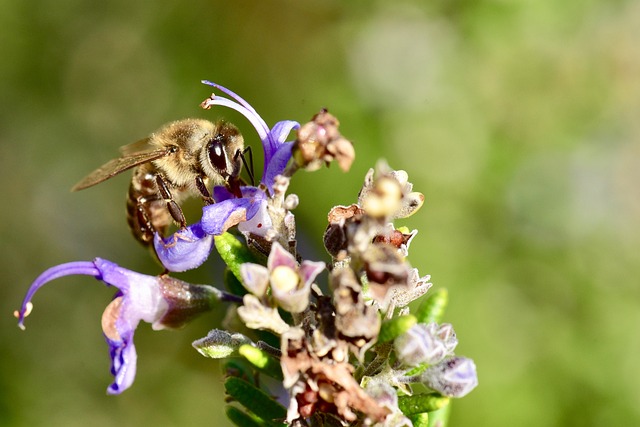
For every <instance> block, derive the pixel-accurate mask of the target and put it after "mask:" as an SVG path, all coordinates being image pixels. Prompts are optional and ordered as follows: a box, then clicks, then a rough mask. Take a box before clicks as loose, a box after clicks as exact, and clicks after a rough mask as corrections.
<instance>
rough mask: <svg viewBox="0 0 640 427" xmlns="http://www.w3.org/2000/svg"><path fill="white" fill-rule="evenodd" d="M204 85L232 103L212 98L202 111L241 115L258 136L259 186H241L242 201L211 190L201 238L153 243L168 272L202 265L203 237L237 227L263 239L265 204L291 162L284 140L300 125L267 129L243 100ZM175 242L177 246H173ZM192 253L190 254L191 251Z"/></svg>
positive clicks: (224, 190)
mask: <svg viewBox="0 0 640 427" xmlns="http://www.w3.org/2000/svg"><path fill="white" fill-rule="evenodd" d="M203 83H205V84H208V85H210V86H213V87H215V88H216V89H219V90H220V91H222V92H224V93H225V94H227V95H228V96H230V97H231V98H233V99H229V98H226V97H224V96H217V95H211V97H210V98H207V99H206V100H205V101H204V102H203V103H202V107H203V108H205V109H209V108H211V107H213V106H215V105H220V106H223V107H228V108H231V109H233V110H236V111H238V112H239V113H241V114H242V115H244V116H245V117H246V118H247V119H248V120H249V122H251V124H252V125H253V126H254V128H255V129H256V131H257V132H258V136H259V137H260V140H261V141H262V147H263V149H264V168H263V172H262V178H261V179H260V185H259V186H258V187H253V186H242V187H240V192H241V194H242V197H237V196H235V195H234V194H232V193H231V192H230V191H229V190H228V189H227V188H225V187H222V186H218V187H215V188H214V191H213V198H214V200H215V201H216V203H215V204H212V205H208V206H205V207H204V208H203V213H202V220H201V222H200V223H199V224H194V225H193V227H194V228H198V229H200V230H202V231H203V232H204V234H203V235H202V236H200V237H196V238H191V239H183V238H182V234H181V233H182V232H181V231H178V232H177V233H176V234H174V236H169V237H168V238H166V239H164V240H162V239H159V238H157V239H156V242H157V244H156V253H157V254H158V258H159V259H160V261H161V262H162V264H163V265H164V266H165V267H166V268H167V269H168V270H170V271H185V270H189V269H193V268H196V267H198V266H200V265H201V264H202V262H204V260H205V259H206V258H207V256H208V251H206V250H204V249H205V247H207V245H208V247H209V250H210V248H211V245H210V243H209V242H207V243H201V240H203V239H206V236H205V234H206V235H220V234H222V233H224V232H225V231H226V230H228V229H229V228H231V227H233V226H235V225H238V224H240V226H239V228H240V231H242V232H251V233H253V234H256V235H259V236H264V235H265V233H266V232H267V231H268V230H269V229H270V228H271V219H270V216H269V214H268V212H267V201H268V198H269V197H270V196H272V195H273V194H274V183H275V178H276V176H278V175H280V174H282V173H283V172H284V170H285V167H286V166H287V163H288V162H289V159H291V147H292V145H293V142H286V141H285V140H286V139H287V136H288V135H289V133H291V131H292V130H293V129H298V128H299V127H300V124H299V123H298V122H295V121H292V120H284V121H280V122H278V123H276V124H275V125H274V126H273V128H271V129H269V127H268V126H267V124H266V123H265V121H264V120H263V119H262V117H260V115H258V113H257V112H256V111H255V110H254V109H253V107H251V105H249V103H247V102H246V101H245V100H244V99H242V98H241V97H239V96H238V95H236V94H235V93H234V92H232V91H230V90H229V89H227V88H225V87H223V86H220V85H218V84H216V83H213V82H210V81H208V80H203ZM176 235H178V237H176ZM174 242H177V244H173V243H174ZM191 246H193V248H194V249H193V251H194V253H193V254H191V249H190V247H191Z"/></svg>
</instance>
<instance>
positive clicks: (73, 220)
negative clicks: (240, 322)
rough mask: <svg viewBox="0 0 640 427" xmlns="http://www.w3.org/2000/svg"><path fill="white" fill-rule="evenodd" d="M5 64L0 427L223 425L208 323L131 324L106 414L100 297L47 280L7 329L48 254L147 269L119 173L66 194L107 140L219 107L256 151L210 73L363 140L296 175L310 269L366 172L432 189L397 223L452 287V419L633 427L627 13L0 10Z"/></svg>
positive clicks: (208, 114)
mask: <svg viewBox="0 0 640 427" xmlns="http://www.w3.org/2000/svg"><path fill="white" fill-rule="evenodd" d="M0 52H2V56H1V58H2V60H1V61H0V101H1V102H0V111H1V113H0V177H1V180H2V184H3V186H2V187H3V192H4V194H3V197H2V199H3V207H2V209H1V210H0V216H1V220H2V221H1V223H2V228H1V229H0V232H1V240H0V242H1V243H2V245H0V263H1V265H0V271H2V275H3V280H2V282H3V283H2V286H1V288H0V289H1V290H0V292H1V298H0V313H3V315H2V316H0V325H1V327H0V334H1V335H0V363H1V365H0V369H1V373H0V425H8V426H81V425H82V426H84V425H87V424H89V423H90V424H91V425H92V426H94V427H98V426H136V425H156V426H177V425H181V426H184V425H196V424H197V425H216V426H217V425H226V424H223V421H222V418H223V417H222V415H221V414H222V412H221V411H222V410H221V408H222V405H223V393H222V388H221V382H220V376H219V366H218V364H217V363H216V362H213V361H211V360H207V359H204V358H202V357H200V356H199V355H198V354H197V353H196V352H195V351H194V350H193V349H192V348H191V345H190V343H191V341H193V340H194V339H197V338H200V337H202V336H204V335H205V334H206V332H207V331H208V330H209V329H210V328H211V327H212V326H213V325H214V322H215V321H216V320H217V319H218V318H219V317H220V316H221V315H222V314H221V313H217V314H212V315H210V316H205V317H203V318H201V319H199V320H198V321H196V322H194V323H193V324H191V325H189V326H188V327H187V328H186V329H185V330H182V331H179V332H153V331H151V329H150V328H149V327H148V325H142V326H141V327H140V328H139V330H138V332H137V334H136V344H137V349H138V362H139V363H138V375H137V378H136V381H135V384H134V386H133V387H132V388H131V389H130V390H128V391H126V392H125V393H124V394H123V395H121V396H118V397H108V396H106V395H105V389H106V387H107V385H108V384H109V382H110V381H111V376H110V375H109V372H108V366H109V359H108V354H107V347H106V345H105V344H104V341H103V337H102V333H101V330H100V316H101V313H102V310H103V309H104V307H105V306H106V304H107V302H108V301H109V300H110V298H111V294H112V292H111V291H110V290H108V289H105V288H104V287H101V286H100V285H99V284H98V282H96V281H94V280H93V279H90V278H87V277H72V278H66V279H63V280H58V281H56V282H54V283H53V284H51V285H48V287H45V288H44V289H43V290H42V291H41V292H40V293H39V294H38V295H37V296H36V298H35V306H36V309H35V311H34V313H33V314H32V316H31V317H30V318H29V319H28V321H27V331H26V332H22V331H20V330H19V329H18V328H17V327H16V326H15V320H14V319H13V317H12V316H11V313H12V312H13V310H14V309H16V308H17V307H18V305H19V302H20V300H21V298H22V296H23V293H24V292H25V291H26V289H27V287H28V285H29V283H30V282H31V281H32V280H33V279H34V278H35V277H36V276H37V275H38V274H39V273H40V272H41V271H43V270H44V269H46V268H48V267H51V266H53V265H56V264H59V263H63V262H68V261H73V260H88V259H91V258H93V257H95V256H100V257H103V258H107V259H110V260H113V261H115V262H118V263H120V264H121V265H123V266H126V267H129V268H132V269H136V270H139V271H143V272H148V273H155V272H157V266H155V265H154V263H153V261H152V260H151V258H150V257H149V255H148V254H147V253H146V252H145V250H143V249H142V248H141V247H140V246H139V245H137V244H136V243H135V242H134V240H133V239H132V238H131V236H130V235H129V231H128V229H127V226H126V223H125V221H124V213H123V210H124V194H125V191H126V187H127V185H128V184H127V181H128V176H127V174H125V176H120V177H117V178H115V179H113V180H111V181H109V182H108V183H104V184H102V185H100V186H98V187H96V188H92V189H90V190H87V191H84V192H80V193H70V192H69V188H70V187H71V186H72V185H73V184H74V183H75V182H76V181H78V180H79V178H81V177H83V176H84V175H85V174H86V173H87V172H89V171H91V170H92V169H93V168H95V167H97V166H98V165H100V164H101V163H102V162H104V161H106V160H108V159H110V158H111V157H113V156H114V155H115V154H116V153H117V149H118V147H119V146H121V145H124V144H126V143H129V142H132V141H135V140H137V139H139V138H140V137H143V136H146V135H147V134H148V133H150V132H151V131H153V130H155V129H156V128H157V127H158V126H160V125H161V124H163V123H164V122H167V121H170V120H174V119H179V118H184V117H192V116H196V117H204V118H210V119H213V118H215V117H218V116H219V115H224V117H226V118H228V119H229V120H231V121H233V122H235V123H237V124H238V125H239V126H240V128H241V130H243V132H244V134H245V137H246V139H247V141H248V142H249V143H251V144H252V145H253V146H254V148H257V149H258V150H259V145H258V144H259V142H258V139H257V137H256V135H255V133H254V132H253V131H252V128H251V127H250V126H249V125H248V123H247V122H246V120H244V119H243V118H242V117H240V116H239V115H237V114H234V113H233V112H231V111H229V110H224V109H217V110H214V111H202V110H201V109H200V108H199V107H198V105H199V103H200V102H201V101H202V100H203V99H204V98H206V97H207V96H208V95H209V94H210V92H211V91H210V88H209V87H206V86H203V85H201V84H200V83H199V82H200V80H201V79H203V78H207V79H211V80H214V81H216V82H219V83H221V84H223V85H225V86H227V87H229V88H231V89H232V90H234V91H236V92H237V93H239V94H241V95H242V96H243V97H245V98H246V99H247V100H248V101H249V102H251V103H252V105H253V106H254V107H255V108H256V109H257V110H258V111H259V112H260V113H261V114H262V116H263V118H264V119H265V120H266V121H267V123H269V124H273V123H274V122H275V121H278V120H282V119H293V120H298V121H301V122H304V121H306V120H308V119H309V118H310V117H311V116H312V115H313V114H314V113H315V112H317V111H318V110H319V109H320V108H321V107H327V108H329V110H330V111H331V112H333V113H334V114H335V115H337V116H338V117H339V118H340V120H341V122H342V127H341V130H342V131H343V134H345V135H346V136H347V137H349V138H351V139H352V140H353V141H354V144H355V147H356V151H357V159H356V162H355V164H354V165H353V168H352V170H351V172H350V173H349V174H347V175H345V174H343V173H342V172H341V171H340V170H339V169H338V168H337V167H332V168H331V169H329V170H322V171H319V172H316V173H313V174H307V173H302V174H299V175H296V177H295V179H294V181H293V184H292V191H294V192H296V193H298V194H299V196H300V200H301V203H300V207H299V208H298V209H297V210H296V214H297V220H298V225H299V229H300V237H301V239H302V240H303V245H304V251H305V253H304V254H305V255H306V256H308V257H309V258H313V259H325V258H324V257H325V254H324V253H323V251H322V249H321V246H320V243H321V235H322V231H323V229H324V227H325V221H326V212H327V211H328V210H329V208H330V207H332V206H333V205H335V204H348V203H351V202H353V201H355V197H356V194H357V191H358V189H359V187H360V185H361V182H362V178H363V177H364V174H365V172H366V170H367V169H368V168H369V167H371V166H373V165H374V164H375V162H376V160H377V159H378V158H386V159H387V160H388V161H389V163H390V164H391V166H393V167H395V168H398V169H405V170H407V171H408V172H409V174H410V178H411V180H412V181H413V183H414V188H415V189H416V190H418V191H421V192H423V193H424V194H425V195H426V203H425V206H424V207H423V209H422V210H421V211H420V212H419V213H418V214H416V215H414V216H413V217H412V218H410V219H408V220H406V221H405V222H404V223H403V224H401V225H407V226H409V227H411V228H418V229H419V231H420V233H419V234H418V236H417V238H416V239H415V240H414V241H413V243H412V247H411V249H412V251H411V252H412V253H411V256H410V261H411V263H412V265H413V266H415V267H418V268H419V269H420V273H421V274H431V276H432V281H433V283H434V285H435V286H437V287H447V288H448V289H449V291H450V298H451V306H450V309H449V311H448V313H447V316H446V320H447V321H449V322H451V323H453V324H454V326H455V328H456V331H457V333H458V337H459V339H460V346H459V347H458V351H457V353H459V354H463V355H466V356H468V357H471V358H473V359H474V360H475V362H476V364H477V367H478V372H479V379H480V385H479V387H478V388H477V389H476V390H475V391H473V392H472V393H471V394H470V395H469V396H468V397H466V398H464V399H462V400H460V401H456V402H455V404H454V410H453V415H452V420H451V421H452V424H451V425H452V426H454V427H464V426H492V427H497V426H633V425H640V381H639V380H640V369H639V368H638V362H637V360H638V355H639V354H640V334H639V332H638V330H639V327H640V292H639V289H638V284H639V279H638V277H639V276H640V250H639V246H640V245H639V243H640V238H639V237H640V190H639V187H638V184H639V182H640V167H639V161H640V120H639V119H640V3H638V2H634V1H590V0H586V1H569V2H555V1H551V0H537V1H531V0H529V1H525V0H511V1H509V0H486V1H465V0H458V1H452V0H434V1H430V2H422V1H403V0H400V1H396V2H382V1H379V2H364V1H352V2H339V1H335V0H328V1H327V0H325V1H293V0H290V1H262V2H250V1H246V0H242V1H234V2H223V1H215V2H214V1H199V0H194V1H191V2H177V1H165V2H137V3H134V2H127V1H111V2H89V1H79V0H75V1H73V0H56V1H52V0H49V1H17V0H3V1H2V2H0ZM254 151H256V150H254ZM258 164H259V163H258ZM334 166H335V165H334ZM190 206H191V207H190V208H189V212H190V213H189V215H190V217H191V218H194V217H195V216H196V215H197V210H198V204H197V203H192V204H191V205H190ZM183 277H186V278H189V280H193V281H194V282H201V283H219V281H220V278H221V270H220V267H219V264H218V263H217V262H216V261H212V262H211V263H210V264H209V265H207V266H206V267H203V268H201V269H199V270H198V271H196V272H192V273H190V274H188V275H184V276H183Z"/></svg>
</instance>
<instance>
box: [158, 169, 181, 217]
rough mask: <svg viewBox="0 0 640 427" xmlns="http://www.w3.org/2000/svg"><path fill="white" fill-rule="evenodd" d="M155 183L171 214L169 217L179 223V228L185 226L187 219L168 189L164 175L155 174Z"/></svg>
mask: <svg viewBox="0 0 640 427" xmlns="http://www.w3.org/2000/svg"><path fill="white" fill-rule="evenodd" d="M156 185H157V186H158V190H159V191H160V195H161V196H162V199H163V200H164V201H165V202H166V203H167V210H168V211H169V213H170V214H171V217H172V218H173V219H174V221H175V222H177V223H178V224H180V228H187V220H186V219H185V217H184V214H183V213H182V208H181V207H180V205H179V204H178V203H177V202H176V201H175V200H173V196H172V195H171V190H169V186H168V185H167V183H166V181H165V179H164V177H163V176H162V175H160V174H157V175H156Z"/></svg>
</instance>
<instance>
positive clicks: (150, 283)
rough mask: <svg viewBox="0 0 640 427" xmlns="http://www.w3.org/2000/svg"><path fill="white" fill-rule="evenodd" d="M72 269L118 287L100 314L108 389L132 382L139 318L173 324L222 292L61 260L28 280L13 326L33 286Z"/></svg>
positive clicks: (156, 325) (106, 264) (101, 263)
mask: <svg viewBox="0 0 640 427" xmlns="http://www.w3.org/2000/svg"><path fill="white" fill-rule="evenodd" d="M75 274H83V275H87V276H93V277H95V278H96V279H98V280H100V281H102V282H104V283H105V284H106V285H107V286H114V287H116V288H118V293H117V294H116V297H115V298H114V299H113V301H111V303H110V304H109V305H108V306H107V308H106V309H105V311H104V314H103V315H102V331H103V332H104V336H105V338H106V340H107V344H109V354H110V356H111V373H112V374H113V376H114V377H115V379H114V381H113V383H112V384H111V385H110V386H109V387H108V388H107V393H109V394H119V393H121V392H122V391H124V390H126V389H127V388H129V387H130V386H131V384H132V383H133V380H134V377H135V375H136V359H137V355H136V348H135V345H134V344H133V333H134V331H135V329H136V327H137V326H138V323H140V321H141V320H144V321H145V322H147V323H151V326H152V328H153V329H155V330H159V329H165V328H178V327H181V326H183V325H184V324H186V323H187V322H188V321H189V320H191V319H192V318H193V317H195V316H196V315H198V314H200V313H202V312H205V311H208V310H211V309H212V308H213V306H214V305H215V303H216V302H217V301H219V300H220V298H221V296H222V292H221V291H219V290H217V289H215V288H213V287H211V286H206V285H192V284H189V283H186V282H183V281H181V280H178V279H175V278H173V277H169V276H167V275H161V276H147V275H145V274H140V273H136V272H134V271H131V270H127V269H125V268H122V267H120V266H118V265H116V264H114V263H112V262H110V261H107V260H104V259H101V258H96V259H94V260H93V261H78V262H70V263H66V264H60V265H57V266H55V267H52V268H50V269H48V270H47V271H45V272H44V273H42V274H41V275H40V276H39V277H38V278H37V279H36V280H35V281H34V282H33V283H32V285H31V287H30V288H29V290H28V292H27V295H26V296H25V298H24V301H23V302H22V307H21V309H20V311H19V312H18V313H17V314H18V326H20V327H21V328H22V329H24V318H25V317H26V316H27V315H28V314H29V312H30V309H31V307H32V304H31V299H32V298H33V296H34V294H35V293H36V291H38V289H40V288H41V287H42V286H43V285H45V284H46V283H48V282H50V281H52V280H54V279H58V278H60V277H64V276H70V275H75Z"/></svg>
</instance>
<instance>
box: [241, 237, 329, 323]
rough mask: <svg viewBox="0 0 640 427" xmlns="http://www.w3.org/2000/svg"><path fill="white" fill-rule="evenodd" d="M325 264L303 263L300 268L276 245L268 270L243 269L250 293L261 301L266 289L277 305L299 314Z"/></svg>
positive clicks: (250, 266)
mask: <svg viewBox="0 0 640 427" xmlns="http://www.w3.org/2000/svg"><path fill="white" fill-rule="evenodd" d="M324 268H325V264H324V262H313V261H302V264H300V266H298V263H297V262H296V260H295V258H294V257H293V255H291V254H290V253H289V252H287V251H286V250H285V249H284V248H283V247H282V245H280V244H279V243H277V242H275V243H274V244H273V245H272V246H271V253H270V254H269V258H268V260H267V266H266V267H264V266H262V265H258V264H252V263H245V264H243V265H242V266H241V267H240V273H241V274H242V281H243V283H244V285H245V287H246V288H247V290H248V291H249V292H251V293H253V294H254V295H256V296H258V297H262V296H263V295H264V293H265V292H266V289H267V286H268V285H271V292H272V295H273V298H274V299H275V300H276V302H277V304H278V305H279V306H280V307H282V308H283V309H285V310H287V311H289V312H291V313H300V312H302V311H304V309H305V308H307V306H308V305H309V294H310V293H311V284H312V283H313V281H314V279H315V278H316V276H317V275H318V274H320V272H321V271H322V270H324Z"/></svg>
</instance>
